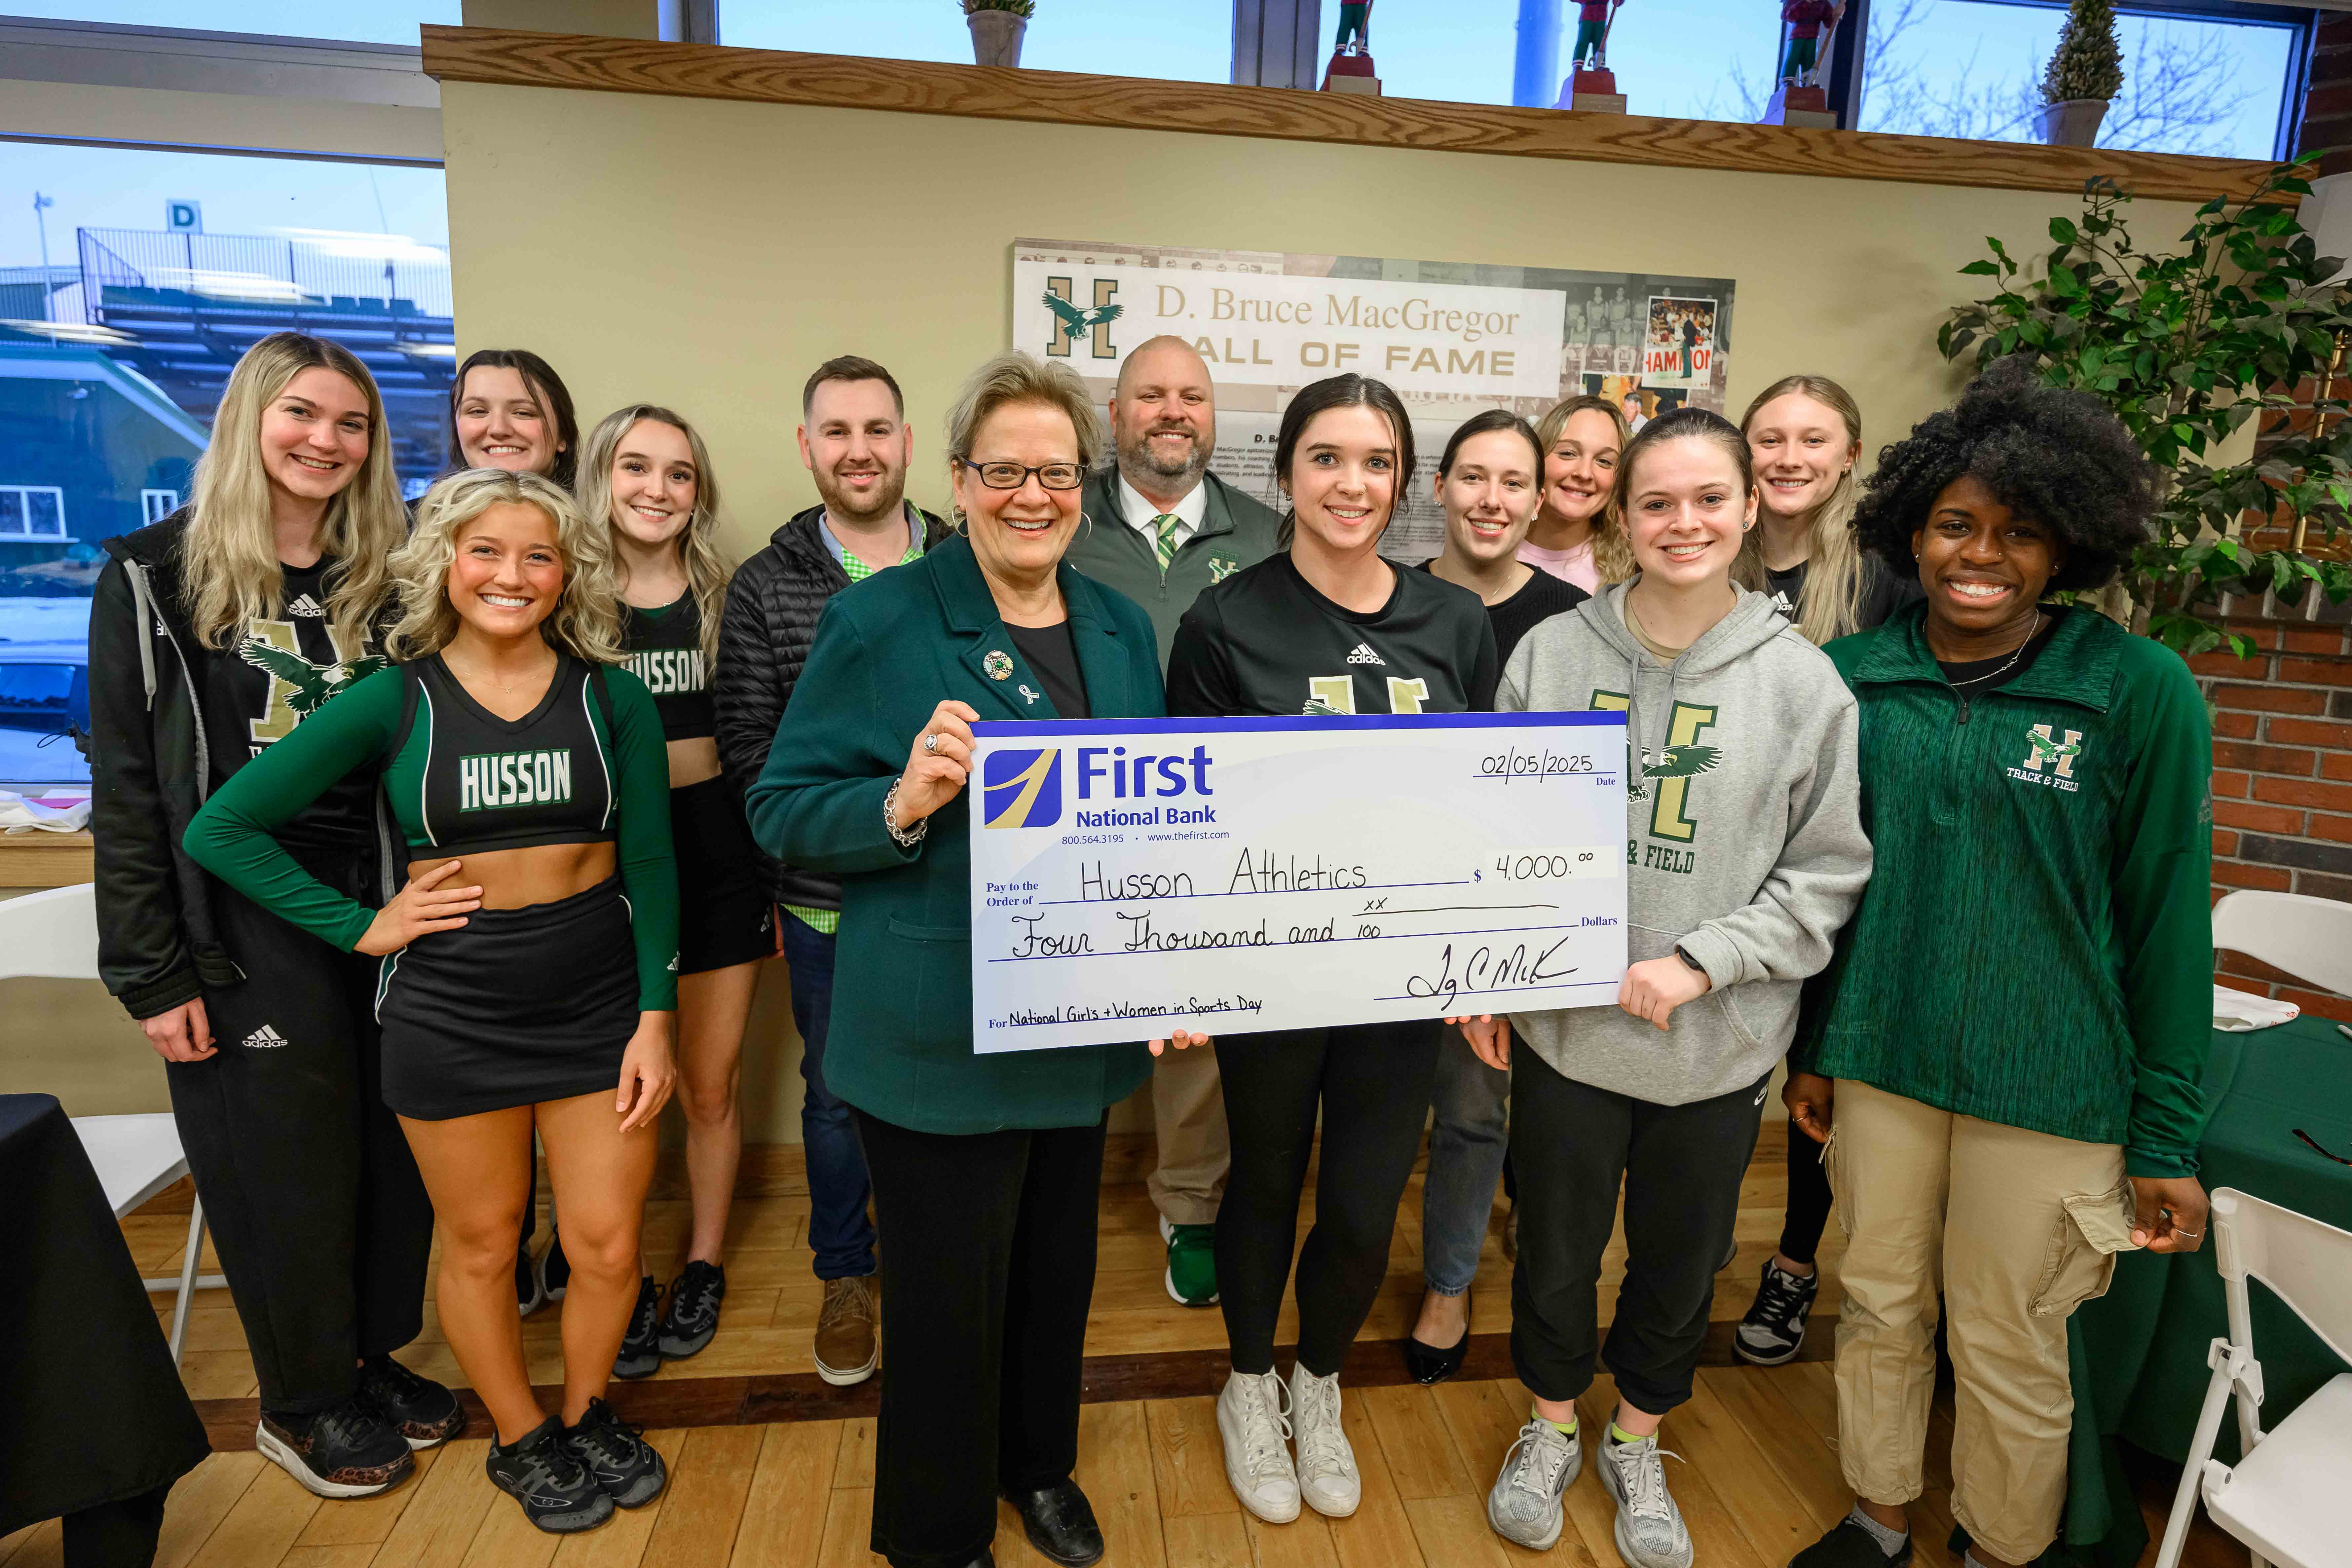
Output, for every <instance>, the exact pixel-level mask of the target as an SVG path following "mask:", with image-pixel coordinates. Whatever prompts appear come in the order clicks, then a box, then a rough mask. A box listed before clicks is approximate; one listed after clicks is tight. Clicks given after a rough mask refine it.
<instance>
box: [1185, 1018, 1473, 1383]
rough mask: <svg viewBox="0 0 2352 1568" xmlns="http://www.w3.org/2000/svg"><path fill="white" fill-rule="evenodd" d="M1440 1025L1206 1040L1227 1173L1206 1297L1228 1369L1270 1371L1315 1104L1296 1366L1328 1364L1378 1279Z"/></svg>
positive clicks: (1368, 1306) (1350, 1334)
mask: <svg viewBox="0 0 2352 1568" xmlns="http://www.w3.org/2000/svg"><path fill="white" fill-rule="evenodd" d="M1444 1027H1445V1026H1444V1024H1443V1023H1441V1022H1440V1021H1439V1020H1437V1019H1435V1018H1425V1019H1413V1020H1411V1021H1409V1022H1406V1023H1401V1024H1351V1025H1348V1026H1343V1027H1338V1028H1324V1029H1276V1030H1271V1031H1268V1032H1266V1033H1265V1034H1257V1035H1237V1036H1234V1037H1232V1038H1231V1039H1230V1040H1220V1041H1219V1042H1218V1050H1217V1063H1218V1069H1219V1073H1220V1076H1221V1077H1222V1078H1223V1084H1224V1096H1225V1121H1226V1123H1227V1124H1228V1125H1229V1126H1230V1128H1231V1129H1232V1134H1233V1173H1232V1174H1231V1175H1229V1176H1228V1177H1227V1178H1226V1179H1225V1196H1224V1203H1223V1206H1222V1207H1220V1208H1219V1209H1218V1211H1217V1289H1218V1292H1219V1294H1220V1297H1221V1299H1222V1303H1223V1308H1224V1312H1225V1337H1226V1338H1227V1339H1228V1340H1230V1341H1232V1342H1233V1354H1234V1371H1236V1372H1244V1373H1253V1374H1255V1373H1267V1372H1272V1371H1273V1370H1274V1323H1275V1319H1276V1317H1277V1316H1279V1315H1280V1313H1281V1311H1282V1291H1283V1287H1284V1285H1285V1283H1286V1281H1287V1280H1288V1279H1289V1277H1290V1255H1291V1247H1292V1244H1293V1242H1294V1241H1295V1240H1296V1239H1297V1234H1298V1199H1299V1194H1300V1193H1301V1191H1302V1190H1303V1189H1304V1188H1305V1186H1306V1183H1307V1153H1308V1151H1310V1150H1311V1149H1312V1148H1313V1147H1314V1144H1315V1112H1316V1109H1317V1107H1318V1105H1319V1106H1320V1107H1321V1109H1322V1112H1323V1153H1322V1157H1321V1160H1320V1163H1318V1166H1317V1168H1316V1173H1315V1227H1314V1228H1313V1229H1312V1230H1310V1231H1308V1232H1307V1246H1306V1247H1305V1248H1304V1249H1303V1250H1301V1251H1300V1252H1299V1254H1298V1360H1299V1362H1300V1363H1301V1364H1303V1365H1304V1366H1305V1367H1306V1368H1307V1371H1308V1372H1310V1373H1314V1374H1315V1375H1316V1376H1318V1377H1328V1376H1330V1375H1331V1374H1332V1373H1336V1372H1338V1371H1339V1363H1340V1361H1341V1360H1342V1359H1343V1358H1344V1357H1345V1356H1346V1355H1347V1353H1348V1346H1349V1343H1350V1342H1353V1341H1354V1339H1355V1337H1356V1331H1357V1330H1359V1329H1360V1328H1362V1327H1363V1326H1364V1319H1365V1318H1366V1317H1367V1316H1368V1315H1370V1312H1371V1310H1372V1300H1373V1298H1375V1297H1377V1296H1378V1295H1379V1294H1380V1289H1381V1279H1383V1278H1384V1277H1385V1276H1386V1275H1387V1273H1388V1265H1389V1237H1390V1236H1391V1233H1392V1232H1393V1231H1394V1230H1395V1229H1396V1215H1397V1204H1398V1201H1399V1200H1400V1199H1402V1197H1403V1196H1404V1184H1405V1181H1406V1179H1407V1178H1408V1177H1410V1176H1411V1175H1412V1159H1413V1155H1414V1153H1415V1152H1418V1150H1419V1149H1420V1147H1421V1130H1422V1124H1423V1121H1426V1120H1427V1118H1428V1115H1429V1096H1430V1089H1431V1085H1432V1082H1433V1079H1434V1078H1435V1075H1436V1071H1437V1043H1438V1040H1439V1039H1440V1038H1441V1037H1442V1036H1443V1033H1444Z"/></svg>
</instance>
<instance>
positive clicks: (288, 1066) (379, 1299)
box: [163, 864, 433, 1415]
mask: <svg viewBox="0 0 2352 1568" xmlns="http://www.w3.org/2000/svg"><path fill="white" fill-rule="evenodd" d="M310 869H311V870H312V871H313V872H314V873H315V874H318V875H320V878H321V879H322V880H327V881H328V882H329V884H330V885H331V886H333V887H337V888H340V889H342V890H344V891H347V892H352V893H355V894H361V895H364V894H365V893H366V891H367V890H368V889H367V888H366V887H365V883H366V881H367V880H368V879H367V878H366V877H365V876H364V875H363V874H362V872H361V871H360V870H358V869H357V868H349V867H344V868H337V867H335V866H332V865H326V864H313V865H311V866H310ZM212 897H213V910H214V912H215V916H216V917H217V918H218V920H219V921H220V924H221V928H222V931H223V934H224V935H225V937H226V941H227V945H228V947H229V951H230V952H234V953H235V954H236V961H237V963H238V965H239V966H240V967H242V968H243V969H244V971H245V973H247V976H249V978H247V979H245V980H242V981H239V982H238V983H237V984H234V985H224V986H207V987H206V988H205V1013H206V1015H207V1016H208V1018H209V1020H210V1022H211V1024H212V1030H213V1043H214V1045H215V1047H217V1048H216V1052H215V1055H213V1056H212V1057H209V1058H206V1059H205V1060H203V1061H198V1062H173V1063H171V1064H170V1065H169V1066H167V1067H166V1068H164V1069H163V1077H164V1080H165V1082H167V1083H168V1084H169V1085H170V1086H171V1090H172V1110H173V1117H174V1119H175V1120H176V1121H177V1122H178V1123H179V1129H180V1142H181V1146H182V1147H183V1148H184V1150H185V1151H186V1152H187V1156H188V1169H189V1171H190V1172H191V1173H194V1176H195V1180H196V1192H197V1194H198V1195H199V1196H201V1197H202V1198H203V1199H204V1202H205V1225H206V1226H209V1227H210V1228H211V1231H212V1237H213V1245H214V1247H215V1249H216V1250H217V1251H218V1252H219V1254H220V1260H221V1272H222V1273H224V1274H226V1276H227V1277H228V1293H229V1300H231V1301H233V1302H235V1303H236V1313H237V1317H238V1319H239V1321H242V1322H243V1324H244V1325H245V1337H246V1343H247V1346H248V1348H250V1349H251V1351H252V1352H253V1370H254V1373H255V1376H256V1377H257V1380H258V1381H259V1383H260V1385H261V1386H260V1394H261V1407H262V1408H263V1409H264V1410H267V1411H269V1412H270V1413H271V1414H273V1415H276V1414H279V1413H286V1414H292V1415H312V1414H315V1413H317V1412H319V1411H321V1410H327V1409H330V1408H332V1407H333V1406H334V1405H340V1404H341V1403H342V1402H343V1401H344V1400H346V1399H348V1398H350V1397H351V1395H352V1391H353V1390H354V1388H355V1387H356V1386H357V1384H358V1373H357V1371H356V1370H355V1364H354V1363H356V1362H357V1360H358V1358H360V1357H362V1356H370V1355H381V1354H385V1353H388V1352H393V1351H395V1350H398V1349H399V1348H400V1347H401V1346H403V1345H404V1344H406V1343H408V1342H409V1341H411V1340H413V1339H415V1337H416V1335H417V1333H418V1331H420V1330H421V1329H422V1328H423V1326H424V1321H425V1258H426V1255H427V1253H428V1252H430V1250H431V1248H432V1245H433V1205H432V1203H431V1201H430V1200H429V1199H427V1198H426V1196H425V1184H424V1182H423V1181H422V1180H421V1179H420V1178H419V1177H418V1175H417V1173H416V1161H415V1157H414V1156H413V1155H411V1154H410V1153H409V1152H408V1140H407V1139H406V1138H405V1137H404V1136H403V1135H402V1133H401V1131H400V1123H399V1122H398V1121H395V1120H394V1117H393V1114H392V1112H391V1111H390V1110H387V1109H385V1107H384V1103H383V1093H382V1090H381V1089H379V1087H378V1077H379V1058H380V1037H379V1035H378V1033H377V1030H376V1025H375V1020H374V1018H373V1017H372V1016H370V1011H371V1009H372V1007H373V1004H374V998H375V971H376V961H375V960H373V959H372V958H364V957H360V956H357V955H354V954H352V953H346V952H337V951H336V950H335V949H334V948H332V947H330V946H328V945H327V944H326V943H325V942H321V941H320V940H319V939H318V938H317V937H315V936H312V935H311V934H310V932H308V931H303V930H301V929H300V928H299V927H298V926H293V925H289V924H288V923H287V922H286V921H282V920H279V919H278V917H277V916H276V915H273V914H270V913H269V912H268V911H267V910H263V909H261V908H260V907H259V906H257V905H256V904H254V903H253V902H252V901H251V900H247V898H245V897H244V896H243V895H242V894H239V893H237V892H236V891H234V890H232V889H229V888H227V887H225V886H223V885H222V884H220V883H218V882H215V883H214V884H213V887H212Z"/></svg>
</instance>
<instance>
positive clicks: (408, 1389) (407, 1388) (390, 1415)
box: [360, 1355, 466, 1448]
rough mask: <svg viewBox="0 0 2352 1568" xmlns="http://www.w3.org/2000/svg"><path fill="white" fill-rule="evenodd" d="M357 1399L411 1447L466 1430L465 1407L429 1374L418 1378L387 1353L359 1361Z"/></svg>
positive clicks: (428, 1444)
mask: <svg viewBox="0 0 2352 1568" xmlns="http://www.w3.org/2000/svg"><path fill="white" fill-rule="evenodd" d="M360 1398H361V1399H362V1400H364V1401H365V1402H366V1403H367V1404H368V1405H372V1406H373V1407H374V1409H375V1413H376V1414H377V1415H381V1416H383V1419H384V1423H385V1425H387V1426H390V1427H391V1428H392V1429H393V1430H394V1431H395V1432H397V1433H399V1434H400V1435H401V1436H403V1437H405V1438H407V1439H408V1446H409V1447H412V1448H430V1447H433V1446H434V1445H435V1444H436V1443H446V1442H447V1441H448V1440H449V1439H450V1438H452V1437H455V1436H457V1434H458V1433H460V1432H463V1431H464V1430H465V1429H466V1407H465V1406H464V1405H459V1404H458V1403H457V1395H456V1394H452V1393H450V1392H449V1391H448V1390H447V1389H446V1388H445V1387H443V1386H442V1385H441V1384H437V1383H436V1382H434V1381H433V1380H432V1379H431V1378H429V1377H419V1376H417V1375H416V1373H413V1372H411V1371H409V1370H408V1369H407V1368H406V1367H404V1366H403V1365H401V1364H400V1363H398V1362H396V1361H394V1360H393V1359H392V1358H391V1357H390V1356H388V1355H380V1356H370V1357H369V1358H368V1359H367V1360H366V1361H364V1362H362V1363H360Z"/></svg>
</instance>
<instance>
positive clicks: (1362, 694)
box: [1168, 552, 1498, 717]
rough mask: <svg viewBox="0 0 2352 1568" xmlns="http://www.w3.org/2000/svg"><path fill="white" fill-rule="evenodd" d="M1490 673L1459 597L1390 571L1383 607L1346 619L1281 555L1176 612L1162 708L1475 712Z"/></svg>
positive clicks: (1484, 698) (1491, 644)
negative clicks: (1391, 585) (1391, 584)
mask: <svg viewBox="0 0 2352 1568" xmlns="http://www.w3.org/2000/svg"><path fill="white" fill-rule="evenodd" d="M1497 675H1498V668H1497V665H1496V658H1495V633H1494V630H1493V628H1492V627H1491V626H1489V625H1488V624H1487V619H1486V606H1485V605H1482V604H1481V603H1479V600H1478V595H1475V594H1473V593H1471V592H1470V591H1469V590H1468V589H1466V588H1457V587H1455V586H1454V584H1451V583H1448V582H1446V581H1444V579H1443V578H1440V577H1437V576H1434V575H1433V574H1430V573H1427V572H1412V571H1408V570H1405V569H1403V568H1398V570H1397V573H1396V585H1395V587H1394V588H1393V589H1392V590H1391V593H1390V595H1389V598H1388V602H1387V603H1386V604H1384V605H1381V607H1380V608H1379V609H1377V610H1370V611H1360V610H1350V609H1349V608H1348V607H1347V606H1346V605H1339V604H1334V603H1333V602H1332V601H1331V600H1329V599H1327V598H1325V597H1324V596H1323V595H1321V594H1319V593H1318V592H1316V590H1315V588H1314V586H1313V584H1309V583H1308V582H1307V579H1306V578H1305V577H1303V576H1301V575H1299V572H1298V568H1297V565H1296V564H1294V563H1292V561H1291V559H1290V556H1289V554H1288V552H1284V553H1283V554H1280V555H1273V556H1268V557H1267V558H1266V559H1265V560H1264V561H1261V562H1259V563H1257V564H1256V565H1255V566H1250V567H1244V569H1243V570H1241V571H1239V572H1236V573H1234V574H1233V575H1232V576H1230V577H1227V578H1226V579H1225V580H1224V581H1223V582H1222V583H1218V584H1214V585H1213V586H1211V587H1209V588H1206V589H1203V590H1202V593H1201V596H1200V597H1199V598H1197V599H1195V600H1193V601H1192V608H1191V609H1189V610H1187V611H1185V612H1184V618H1183V620H1182V621H1181V622H1180V623H1178V625H1177V627H1176V645H1175V647H1173V648H1172V649H1171V650H1170V652H1169V656H1168V711H1169V712H1170V713H1171V714H1176V715H1184V716H1191V715H1202V716H1206V715H1233V714H1263V715H1268V716H1276V717H1278V716H1283V715H1287V714H1293V713H1320V714H1340V713H1359V714H1362V713H1464V712H1469V713H1483V712H1486V710H1489V709H1491V708H1493V707H1494V706H1495V683H1496V679H1497Z"/></svg>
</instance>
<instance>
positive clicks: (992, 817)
mask: <svg viewBox="0 0 2352 1568" xmlns="http://www.w3.org/2000/svg"><path fill="white" fill-rule="evenodd" d="M1076 756H1077V771H1078V792H1077V799H1078V801H1079V802H1080V803H1081V804H1080V805H1079V807H1078V809H1077V810H1076V812H1075V813H1074V814H1073V815H1074V817H1075V822H1074V824H1073V826H1078V827H1160V826H1184V825H1189V824H1193V823H1202V822H1214V821H1216V820H1217V809H1216V807H1214V806H1213V805H1177V804H1174V801H1175V799H1177V798H1183V797H1191V798H1192V799H1195V800H1197V799H1200V798H1202V797H1205V796H1208V795H1214V794H1216V793H1217V792H1216V791H1215V790H1214V789H1213V788H1211V787H1210V785H1209V770H1210V769H1211V768H1213V767H1214V766H1215V765H1216V759H1215V758H1213V757H1212V756H1210V755H1209V749H1208V748H1207V747H1206V746H1194V747H1193V748H1192V754H1191V755H1190V756H1186V755H1183V754H1182V753H1181V752H1180V753H1177V754H1175V755H1172V756H1161V755H1160V754H1159V753H1157V752H1139V753H1138V754H1137V755H1135V756H1129V755H1128V754H1127V748H1126V747H1125V746H1080V747H1079V748H1077V752H1076ZM980 787H981V820H982V822H983V823H984V824H986V825H987V826H990V827H1053V826H1057V825H1059V824H1060V822H1061V820H1062V749H1061V748H1060V747H1058V746H1053V747H1046V748H1045V749H1042V750H1034V751H1014V750H1010V749H1007V750H1003V751H993V752H989V753H988V756H987V759H986V760H985V761H983V762H982V763H981V768H980ZM1104 800H1118V801H1131V802H1133V803H1134V804H1133V805H1130V806H1111V805H1097V806H1096V807H1094V808H1093V809H1091V810H1089V809H1087V807H1086V805H1084V804H1083V803H1085V802H1087V801H1104Z"/></svg>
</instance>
